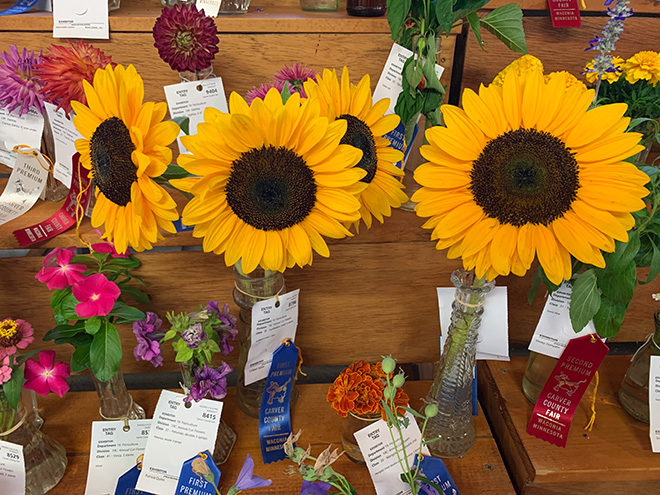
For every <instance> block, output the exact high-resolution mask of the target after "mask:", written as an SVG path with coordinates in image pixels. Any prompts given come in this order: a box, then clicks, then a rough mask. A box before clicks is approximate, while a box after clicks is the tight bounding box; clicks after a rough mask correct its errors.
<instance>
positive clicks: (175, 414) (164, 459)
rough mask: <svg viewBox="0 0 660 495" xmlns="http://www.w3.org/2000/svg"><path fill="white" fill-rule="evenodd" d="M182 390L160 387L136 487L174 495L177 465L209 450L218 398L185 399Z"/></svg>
mask: <svg viewBox="0 0 660 495" xmlns="http://www.w3.org/2000/svg"><path fill="white" fill-rule="evenodd" d="M184 397H185V396H184V395H183V394H179V393H177V392H171V391H169V390H163V391H162V392H161V394H160V398H159V399H158V404H157V405H156V411H155V412H154V419H153V422H152V427H151V431H150V433H149V438H148V439H147V447H146V449H145V452H144V461H143V464H142V472H141V473H140V478H139V479H138V482H137V485H136V488H137V489H138V490H142V491H145V492H151V493H158V494H159V495H174V493H175V490H176V487H177V483H178V481H179V474H180V473H181V465H182V464H183V463H184V461H186V460H187V459H190V458H191V457H193V456H194V455H196V454H198V453H199V452H203V451H205V450H208V451H209V452H213V449H214V448H215V439H216V437H217V435H218V425H219V424H220V416H221V414H222V402H220V401H215V400H209V399H202V400H201V401H199V402H189V403H188V404H190V407H186V403H185V402H184V401H183V399H184Z"/></svg>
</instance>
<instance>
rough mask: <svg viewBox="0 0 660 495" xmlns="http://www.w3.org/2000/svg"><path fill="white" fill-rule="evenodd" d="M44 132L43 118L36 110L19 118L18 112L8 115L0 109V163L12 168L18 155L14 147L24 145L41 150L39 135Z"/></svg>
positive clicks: (5, 110) (31, 109)
mask: <svg viewBox="0 0 660 495" xmlns="http://www.w3.org/2000/svg"><path fill="white" fill-rule="evenodd" d="M43 131H44V117H43V115H41V113H39V112H38V111H37V110H36V109H34V108H30V110H29V112H28V113H25V114H23V115H21V116H20V117H19V115H18V110H14V111H13V112H11V113H9V112H8V111H7V109H6V108H0V163H2V164H4V165H7V166H8V167H10V168H14V163H15V162H16V158H17V156H18V154H17V153H16V152H14V151H13V150H14V146H18V145H22V144H24V145H26V146H29V147H30V148H35V149H40V148H41V135H42V133H43Z"/></svg>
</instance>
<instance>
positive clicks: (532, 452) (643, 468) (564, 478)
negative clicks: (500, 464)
mask: <svg viewBox="0 0 660 495" xmlns="http://www.w3.org/2000/svg"><path fill="white" fill-rule="evenodd" d="M526 364H527V359H526V358H514V359H512V360H511V362H510V363H497V362H494V361H488V362H486V361H482V362H481V363H480V365H479V368H480V369H479V399H480V401H481V404H482V405H483V407H484V409H485V411H486V416H487V417H488V418H489V421H490V424H491V426H492V428H493V433H494V434H495V438H496V440H497V442H498V445H499V446H500V450H501V452H502V455H503V457H504V461H505V463H506V464H507V468H508V469H509V471H510V473H511V476H512V479H513V482H514V486H515V487H516V490H517V491H518V493H519V494H520V495H551V494H553V495H554V494H556V495H600V494H604V493H607V494H608V495H623V494H627V493H645V492H646V493H649V494H651V493H657V491H658V486H659V483H660V463H658V458H657V454H653V453H652V452H651V443H650V440H649V425H648V424H645V423H642V422H640V421H637V420H636V419H634V418H633V417H632V416H630V415H628V413H626V412H625V411H624V410H623V409H622V408H621V406H620V405H619V402H618V398H617V394H618V392H619V386H620V385H621V381H622V380H623V376H624V375H625V372H626V370H627V369H628V365H629V364H630V357H629V356H608V357H607V358H606V359H605V361H604V362H603V364H602V365H601V366H600V369H599V373H600V385H599V388H598V394H597V401H596V412H597V416H596V423H595V426H594V428H593V430H592V431H591V432H588V433H587V432H585V431H584V430H583V427H584V425H585V424H586V423H587V421H588V420H589V418H590V417H591V410H590V401H591V397H584V398H583V399H582V401H581V402H580V405H579V406H578V409H577V411H576V413H575V417H574V419H573V425H572V427H571V430H570V433H569V436H568V443H567V445H566V448H563V449H562V448H559V447H556V446H554V445H551V444H549V443H547V442H544V441H543V440H540V439H538V438H535V437H532V436H530V435H528V434H527V432H526V430H527V424H528V423H529V419H530V417H531V414H532V410H533V406H532V404H531V403H530V402H529V401H528V400H527V398H525V396H524V395H523V393H522V389H521V383H522V375H523V373H524V371H525V366H526Z"/></svg>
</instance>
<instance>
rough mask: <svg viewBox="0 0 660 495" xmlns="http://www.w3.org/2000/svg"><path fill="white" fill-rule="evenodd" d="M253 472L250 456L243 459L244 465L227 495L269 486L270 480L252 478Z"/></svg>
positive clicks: (252, 462) (259, 477)
mask: <svg viewBox="0 0 660 495" xmlns="http://www.w3.org/2000/svg"><path fill="white" fill-rule="evenodd" d="M253 471H254V461H253V460H252V457H250V454H248V455H247V457H246V458H245V463H244V464H243V467H242V468H241V472H240V473H239V474H238V479H237V480H236V483H234V486H232V487H231V488H230V489H229V492H227V495H235V494H236V493H238V492H240V491H241V490H249V489H251V488H261V487H262V486H269V485H270V484H271V483H272V480H267V479H265V478H262V477H261V476H254V475H253V474H252V472H253Z"/></svg>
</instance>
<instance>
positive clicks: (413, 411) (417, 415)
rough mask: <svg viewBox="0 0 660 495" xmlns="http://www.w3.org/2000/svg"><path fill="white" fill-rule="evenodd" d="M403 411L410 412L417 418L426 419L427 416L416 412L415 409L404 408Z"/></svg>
mask: <svg viewBox="0 0 660 495" xmlns="http://www.w3.org/2000/svg"><path fill="white" fill-rule="evenodd" d="M401 409H403V410H404V411H408V412H409V413H410V414H412V415H413V416H415V417H416V418H420V419H426V416H424V415H423V414H420V413H418V412H417V411H415V410H414V409H412V408H410V407H404V406H402V407H401Z"/></svg>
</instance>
